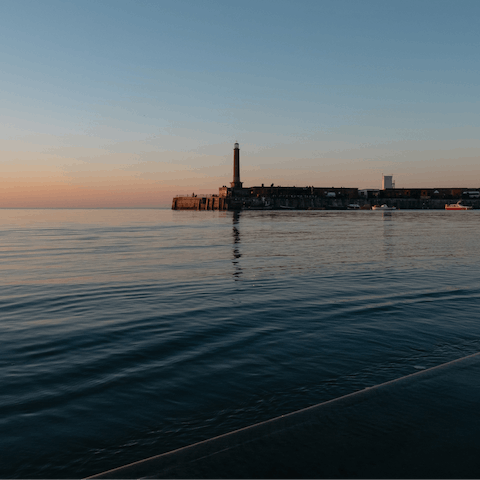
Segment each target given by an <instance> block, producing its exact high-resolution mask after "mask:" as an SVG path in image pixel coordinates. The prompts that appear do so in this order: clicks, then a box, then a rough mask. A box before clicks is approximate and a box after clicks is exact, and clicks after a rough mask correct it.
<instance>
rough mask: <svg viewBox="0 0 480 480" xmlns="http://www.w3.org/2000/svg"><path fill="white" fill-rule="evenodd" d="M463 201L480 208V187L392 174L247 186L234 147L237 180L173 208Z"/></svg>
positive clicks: (435, 205)
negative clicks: (344, 181) (335, 182)
mask: <svg viewBox="0 0 480 480" xmlns="http://www.w3.org/2000/svg"><path fill="white" fill-rule="evenodd" d="M459 200H462V203H463V204H464V205H468V206H472V207H473V208H475V209H477V208H480V188H467V187H465V188H395V183H394V181H393V176H392V175H383V178H382V188H381V189H378V190H377V189H358V188H357V187H349V188H345V187H314V186H306V187H296V186H293V187H287V186H280V185H274V184H273V183H272V184H271V185H269V186H268V185H267V186H266V185H265V184H263V183H262V185H261V186H255V187H244V186H243V182H241V181H240V146H239V144H238V143H235V145H234V148H233V181H232V182H231V183H230V186H229V187H228V186H226V185H223V186H222V187H220V188H219V189H218V194H212V195H200V196H199V195H195V194H192V195H190V196H188V195H178V196H176V197H174V198H173V200H172V209H173V210H282V209H290V210H346V209H348V208H351V207H352V206H357V208H360V209H366V210H368V209H370V208H371V207H372V206H373V205H380V204H386V205H388V206H391V207H396V208H398V209H444V208H445V204H446V203H452V202H453V201H455V202H457V201H459Z"/></svg>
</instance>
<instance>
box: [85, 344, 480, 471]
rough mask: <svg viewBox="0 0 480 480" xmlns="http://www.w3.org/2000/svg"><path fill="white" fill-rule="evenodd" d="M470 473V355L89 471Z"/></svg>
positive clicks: (479, 369)
mask: <svg viewBox="0 0 480 480" xmlns="http://www.w3.org/2000/svg"><path fill="white" fill-rule="evenodd" d="M140 477H141V478H480V353H477V354H474V355H471V356H468V357H464V358H461V359H459V360H455V361H453V362H449V363H446V364H443V365H440V366H438V367H434V368H430V369H428V370H423V371H420V372H418V373H415V374H412V375H408V376H406V377H402V378H400V379H397V380H393V381H391V382H387V383H383V384H381V385H378V386H375V387H371V388H367V389H365V390H362V391H359V392H356V393H353V394H350V395H346V396H344V397H340V398H338V399H335V400H331V401H328V402H325V403H321V404H319V405H315V406H313V407H309V408H306V409H303V410H300V411H298V412H294V413H291V414H288V415H284V416H281V417H278V418H274V419H272V420H269V421H266V422H262V423H259V424H256V425H253V426H250V427H247V428H243V429H240V430H236V431H234V432H231V433H228V434H225V435H221V436H219V437H215V438H212V439H210V440H206V441H203V442H200V443H196V444H194V445H190V446H188V447H184V448H180V449H178V450H174V451H172V452H168V453H165V454H163V455H158V456H155V457H152V458H148V459H146V460H142V461H139V462H136V463H132V464H130V465H126V466H123V467H119V468H116V469H113V470H109V471H107V472H104V473H101V474H98V475H95V476H93V477H89V478H140Z"/></svg>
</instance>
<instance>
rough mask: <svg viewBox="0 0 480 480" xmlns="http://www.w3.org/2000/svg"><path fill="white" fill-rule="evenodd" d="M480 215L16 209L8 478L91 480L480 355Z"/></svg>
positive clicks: (6, 273)
mask: <svg viewBox="0 0 480 480" xmlns="http://www.w3.org/2000/svg"><path fill="white" fill-rule="evenodd" d="M479 220H480V211H470V212H468V211H466V212H444V211H397V212H391V213H390V212H384V213H382V212H373V211H360V212H348V211H344V212H328V211H312V212H275V211H263V212H262V211H254V212H244V213H241V214H240V215H234V214H232V213H224V212H173V211H170V210H0V238H1V243H0V265H1V269H2V271H1V273H2V274H1V277H0V338H1V353H0V379H1V389H0V432H1V435H0V455H1V461H0V477H30V478H35V477H49V478H55V477H80V476H86V475H91V474H94V473H98V472H101V471H103V470H107V469H109V468H113V467H117V466H120V465H122V464H125V463H129V462H132V461H135V460H139V459H142V458H145V457H148V456H150V455H155V454H158V453H162V452H165V451H168V450H171V449H173V448H176V447H179V446H182V445H186V444H190V443H193V442H195V441H198V440H202V439H205V438H209V437H211V436H214V435H218V434H221V433H224V432H227V431H230V430H233V429H236V428H239V427H242V426H246V425H250V424H252V423H255V422H258V421H261V420H265V419H268V418H271V417H274V416H277V415H280V414H283V413H286V412H290V411H293V410H297V409H300V408H303V407H306V406H308V405H312V404H315V403H319V402H322V401H325V400H328V399H331V398H334V397H338V396H340V395H343V394H346V393H350V392H352V391H355V390H358V389H362V388H364V387H367V386H371V385H374V384H377V383H380V382H383V381H386V380H390V379H393V378H397V377H400V376H403V375H406V374H409V373H412V372H415V371H417V370H418V369H422V368H427V367H430V366H434V365H438V364H440V363H443V362H446V361H449V360H452V359H455V358H459V357H462V356H465V355H468V354H471V353H474V352H477V351H479V350H480V322H479V321H478V313H479V300H480V273H479V272H480V269H479V267H480V253H479V249H478V231H479V229H478V223H479Z"/></svg>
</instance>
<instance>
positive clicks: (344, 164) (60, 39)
mask: <svg viewBox="0 0 480 480" xmlns="http://www.w3.org/2000/svg"><path fill="white" fill-rule="evenodd" d="M479 18H480V2H479V1H478V0H474V1H470V0H468V1H467V0H463V1H462V0H456V1H443V0H432V1H429V0H415V1H410V0H403V1H395V0H390V1H384V0H381V1H371V0H363V1H358V0H354V1H350V0H333V1H330V0H315V1H307V0H305V1H284V0H268V1H264V0H255V1H250V0H242V1H241V2H239V1H237V2H233V1H227V0H222V1H212V0H202V1H198V0H195V1H190V0H185V1H181V0H173V1H170V0H165V1H150V0H143V1H142V0H135V1H133V0H129V1H126V0H115V1H110V0H104V1H96V0H95V1H90V0H82V1H77V0H75V1H68V0H63V1H51V0H43V1H41V2H39V1H37V0H35V1H26V0H6V1H4V2H2V3H1V5H0V38H1V45H2V46H1V48H0V65H1V69H0V126H1V128H0V208H49V207H52V208H56V207H69V208H70V207H72V208H73V207H74V208H87V207H88V208H89V207H108V208H109V207H168V206H170V205H171V199H172V197H173V196H174V195H177V194H191V193H193V192H195V193H196V194H201V193H216V192H218V187H221V186H222V185H227V184H229V182H231V181H232V163H233V162H232V159H233V144H234V142H239V143H240V149H241V157H240V158H241V180H242V181H243V182H244V186H254V185H260V184H262V183H265V184H268V185H269V184H271V183H274V184H275V185H285V186H286V185H290V186H293V185H295V186H307V185H313V186H317V187H322V186H323V187H331V186H336V187H342V186H343V187H358V188H380V186H381V178H382V173H383V174H393V176H394V180H395V182H396V186H397V187H405V188H408V187H410V188H414V187H425V188H435V187H459V188H464V187H468V188H475V189H477V188H478V187H480V138H479V127H480V114H479V112H480V108H479V107H480V99H479V83H480V61H479V58H480V57H479V52H480V35H479V33H478V19H479Z"/></svg>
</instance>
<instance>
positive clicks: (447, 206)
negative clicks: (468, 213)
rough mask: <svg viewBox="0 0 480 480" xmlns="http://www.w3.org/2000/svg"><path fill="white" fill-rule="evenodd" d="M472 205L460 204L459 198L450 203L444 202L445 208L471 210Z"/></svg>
mask: <svg viewBox="0 0 480 480" xmlns="http://www.w3.org/2000/svg"><path fill="white" fill-rule="evenodd" d="M472 208H473V207H471V206H467V205H462V201H461V200H459V201H458V202H457V203H451V204H450V205H447V204H445V210H471V209H472Z"/></svg>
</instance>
